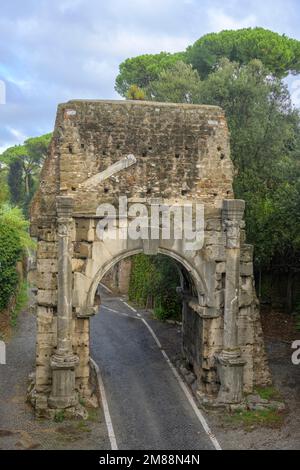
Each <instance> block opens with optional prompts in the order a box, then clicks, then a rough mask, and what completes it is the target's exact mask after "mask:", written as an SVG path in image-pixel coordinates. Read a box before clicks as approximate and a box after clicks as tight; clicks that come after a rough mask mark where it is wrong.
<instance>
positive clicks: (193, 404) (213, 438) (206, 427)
mask: <svg viewBox="0 0 300 470" xmlns="http://www.w3.org/2000/svg"><path fill="white" fill-rule="evenodd" d="M104 287H106V286H104ZM120 300H121V302H123V303H124V304H125V305H126V306H127V307H129V308H130V309H131V310H132V311H133V312H135V313H136V314H137V316H136V317H132V316H131V315H128V314H126V313H123V312H118V311H117V310H113V309H111V308H108V307H105V306H104V305H103V307H104V308H106V309H107V310H110V311H112V312H114V313H119V314H121V315H124V316H126V317H130V318H136V319H138V320H141V321H142V322H143V323H144V325H145V326H146V328H147V329H148V331H149V332H150V334H151V335H152V337H153V339H154V341H155V342H156V344H157V346H158V347H159V349H160V351H161V353H162V355H163V357H164V359H165V360H166V362H167V364H168V365H169V367H170V369H171V371H172V372H173V375H174V376H175V378H176V380H177V381H178V383H179V385H180V387H181V389H182V391H183V393H184V394H185V396H186V398H187V400H188V402H189V403H190V405H191V407H192V408H193V411H194V413H195V415H196V416H197V418H198V420H199V421H200V423H201V425H202V427H203V429H204V431H205V432H206V434H207V435H208V437H209V439H210V440H211V442H212V444H213V446H214V447H215V449H216V450H222V448H221V446H220V444H219V442H218V440H217V438H216V436H215V435H214V434H213V433H212V431H211V429H210V427H209V425H208V423H207V421H206V419H205V418H204V416H203V414H202V413H201V411H200V410H199V408H198V406H197V404H196V402H195V400H194V397H193V395H192V394H191V392H190V390H189V388H188V386H187V385H186V384H185V383H184V381H183V380H182V378H181V377H180V375H179V374H178V372H177V370H176V368H175V367H174V366H173V364H172V362H171V361H170V359H169V356H168V355H167V353H166V351H165V350H164V349H163V347H162V345H161V342H160V341H159V339H158V337H157V336H156V334H155V333H154V331H153V329H152V328H151V326H150V325H149V323H148V322H147V321H146V320H145V319H144V318H143V317H142V315H141V314H140V313H138V312H137V310H136V309H135V308H133V307H132V306H131V305H129V304H128V303H127V302H125V301H124V300H123V299H120ZM103 389H104V388H103ZM104 393H105V392H104Z"/></svg>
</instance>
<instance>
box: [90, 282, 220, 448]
mask: <svg viewBox="0 0 300 470" xmlns="http://www.w3.org/2000/svg"><path fill="white" fill-rule="evenodd" d="M101 297H102V306H101V309H100V312H99V313H98V314H97V315H96V316H95V317H94V318H93V322H92V325H91V341H92V357H93V359H94V360H95V362H96V363H97V364H98V366H99V368H100V374H101V376H102V380H103V383H104V388H105V392H106V396H107V400H108V407H109V411H110V415H111V420H112V424H113V428H114V432H115V437H116V441H117V446H118V448H119V449H122V450H125V449H128V450H133V449H141V450H144V449H146V450H147V449H148V450H149V449H151V450H157V449H158V450H159V449H165V450H190V449H197V450H199V449H213V448H214V446H213V444H212V442H211V440H210V438H209V436H208V435H207V433H206V432H205V431H204V428H203V427H202V425H201V423H200V421H199V419H198V418H197V416H196V414H195V411H194V410H193V408H192V406H191V404H190V403H189V401H188V399H187V397H186V396H185V394H184V392H183V390H182V388H181V387H180V384H179V382H178V380H177V379H176V377H175V376H174V374H173V372H172V370H171V368H170V367H169V365H168V363H167V362H166V360H165V358H164V357H163V355H162V353H161V351H160V349H159V347H158V345H157V344H156V342H155V340H154V338H153V336H152V335H151V333H150V332H149V330H148V329H147V327H146V325H145V324H144V323H143V322H142V321H141V319H138V317H137V313H135V312H134V311H132V310H131V309H130V308H129V307H128V306H127V305H126V304H125V303H124V302H123V301H122V299H120V298H117V297H113V296H111V295H110V294H108V293H107V292H105V291H104V290H103V289H102V294H101ZM122 314H123V315H122ZM124 314H126V315H124Z"/></svg>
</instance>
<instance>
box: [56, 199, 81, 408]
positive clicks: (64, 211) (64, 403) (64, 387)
mask: <svg viewBox="0 0 300 470" xmlns="http://www.w3.org/2000/svg"><path fill="white" fill-rule="evenodd" d="M56 205H57V226H58V227H57V231H58V289H57V293H58V298H57V349H56V352H55V354H54V355H53V356H52V358H51V368H52V391H51V395H50V397H49V406H50V407H52V408H67V407H70V406H74V405H76V404H77V395H76V393H75V366H76V365H77V364H78V357H77V356H76V355H74V354H73V351H72V332H71V328H72V225H73V219H72V211H73V199H72V198H71V197H67V196H58V197H57V198H56Z"/></svg>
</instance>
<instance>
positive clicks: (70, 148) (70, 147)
mask: <svg viewBox="0 0 300 470" xmlns="http://www.w3.org/2000/svg"><path fill="white" fill-rule="evenodd" d="M69 153H73V147H72V145H71V144H69Z"/></svg>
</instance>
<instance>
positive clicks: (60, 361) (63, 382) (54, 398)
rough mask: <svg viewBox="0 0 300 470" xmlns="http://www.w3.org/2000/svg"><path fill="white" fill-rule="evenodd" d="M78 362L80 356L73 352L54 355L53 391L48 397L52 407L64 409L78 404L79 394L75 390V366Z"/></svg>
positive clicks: (52, 362) (52, 366) (52, 365)
mask: <svg viewBox="0 0 300 470" xmlns="http://www.w3.org/2000/svg"><path fill="white" fill-rule="evenodd" d="M78 362H79V358H78V356H75V355H73V354H72V355H69V356H58V355H54V356H52V358H51V368H52V391H51V394H50V397H49V398H48V406H49V407H50V408H56V409H64V408H70V407H72V406H76V405H77V404H78V396H77V393H76V391H75V367H76V366H77V364H78Z"/></svg>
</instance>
